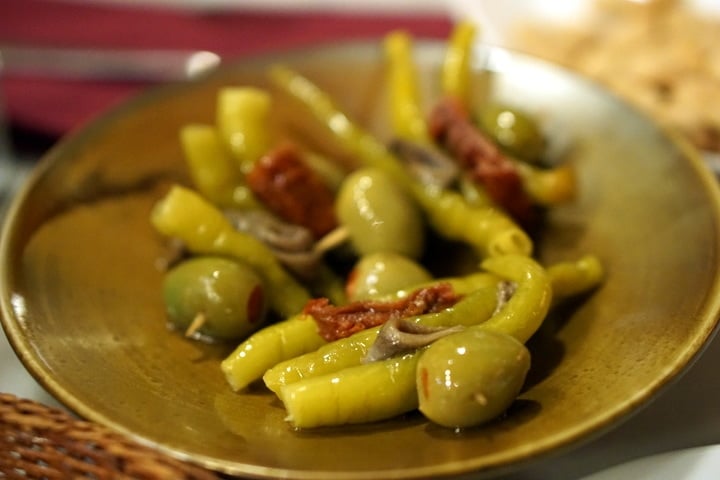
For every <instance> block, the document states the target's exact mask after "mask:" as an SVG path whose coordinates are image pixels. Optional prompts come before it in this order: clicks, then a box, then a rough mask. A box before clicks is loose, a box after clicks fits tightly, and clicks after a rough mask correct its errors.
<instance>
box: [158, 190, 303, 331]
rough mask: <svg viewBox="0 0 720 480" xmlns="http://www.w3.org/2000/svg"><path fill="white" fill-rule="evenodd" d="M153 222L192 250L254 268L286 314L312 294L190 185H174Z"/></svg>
mask: <svg viewBox="0 0 720 480" xmlns="http://www.w3.org/2000/svg"><path fill="white" fill-rule="evenodd" d="M151 222H152V224H153V226H154V227H155V229H156V230H157V231H158V232H160V233H161V234H163V235H165V236H168V237H176V238H179V239H180V240H182V242H183V243H184V245H185V246H186V247H187V248H188V249H189V250H190V251H191V252H192V253H195V254H206V255H225V256H229V257H233V258H237V259H239V260H242V261H243V262H245V263H246V264H248V265H249V266H250V267H252V268H254V269H255V270H256V271H257V272H258V274H259V275H260V276H261V277H262V278H263V279H264V281H265V284H266V286H267V290H268V298H269V302H270V307H271V308H272V309H273V310H275V311H276V312H277V313H279V314H280V315H281V316H283V317H289V316H291V315H294V314H296V313H298V312H300V310H301V309H302V308H303V307H304V306H305V303H306V302H307V301H308V299H309V298H310V296H309V294H308V292H307V290H306V289H305V287H303V286H302V285H300V284H299V283H298V282H297V280H295V279H294V278H293V277H292V275H290V274H289V273H288V272H287V271H286V270H285V269H284V268H283V267H282V265H280V263H279V262H278V261H277V260H276V258H275V255H273V253H272V251H271V250H270V249H269V248H268V247H267V246H265V245H264V244H263V243H262V242H261V241H259V240H257V239H256V238H254V237H252V236H250V235H248V234H245V233H242V232H239V231H237V230H235V229H234V228H233V227H232V225H231V224H230V223H229V222H228V221H227V219H226V218H225V216H224V215H223V214H222V212H220V210H218V209H217V208H216V207H215V206H213V205H212V204H211V203H209V202H208V201H206V200H205V199H204V198H202V197H201V196H200V195H199V194H198V193H196V192H194V191H192V190H190V189H188V188H185V187H182V186H179V185H175V186H173V187H172V188H171V189H170V191H169V192H168V193H167V195H165V197H164V198H162V199H161V200H160V201H159V202H157V204H156V205H155V207H154V208H153V211H152V214H151Z"/></svg>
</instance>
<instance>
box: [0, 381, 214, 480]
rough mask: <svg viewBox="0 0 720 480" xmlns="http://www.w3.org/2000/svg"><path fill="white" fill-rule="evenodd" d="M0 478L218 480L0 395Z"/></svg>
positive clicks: (52, 411)
mask: <svg viewBox="0 0 720 480" xmlns="http://www.w3.org/2000/svg"><path fill="white" fill-rule="evenodd" d="M0 478H2V479H11V480H15V479H23V480H27V479H47V480H55V479H58V480H60V479H62V480H65V479H74V478H93V479H98V480H105V479H138V480H155V479H178V480H182V479H197V480H205V479H208V480H209V479H218V478H220V477H218V476H217V475H215V474H214V473H212V472H209V471H207V470H204V469H202V468H199V467H197V466H194V465H191V464H188V463H184V462H181V461H179V460H176V459H174V458H171V457H168V456H167V455H164V454H162V453H160V452H158V451H156V450H153V449H152V448H149V447H146V446H144V445H140V444H138V443H136V442H134V441H132V440H130V439H128V438H127V437H125V436H123V435H120V434H118V433H116V432H113V431H111V430H109V429H107V428H105V427H103V426H101V425H98V424H95V423H91V422H88V421H84V420H79V419H76V418H74V417H73V416H71V415H70V414H68V413H66V412H64V411H62V410H59V409H56V408H52V407H48V406H45V405H42V404H40V403H38V402H35V401H32V400H28V399H23V398H18V397H16V396H14V395H10V394H5V393H0Z"/></svg>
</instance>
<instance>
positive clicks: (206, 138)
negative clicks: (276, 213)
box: [180, 124, 258, 208]
mask: <svg viewBox="0 0 720 480" xmlns="http://www.w3.org/2000/svg"><path fill="white" fill-rule="evenodd" d="M180 143H181V145H182V148H183V152H184V154H185V161H186V163H187V165H188V168H189V170H190V176H191V178H192V180H193V183H194V185H195V188H197V190H198V191H199V192H200V193H202V194H203V196H205V198H207V199H208V200H210V201H211V202H213V203H214V204H216V205H218V206H220V207H223V208H230V207H235V208H255V207H257V205H258V203H257V201H256V200H255V196H254V195H253V193H252V191H250V189H249V188H248V187H247V186H246V185H245V182H244V179H243V176H242V174H241V173H240V170H239V169H238V168H237V165H235V162H233V160H232V158H231V157H230V155H229V153H228V151H227V149H226V148H225V145H224V144H223V142H222V140H221V138H220V134H219V132H218V130H217V128H215V127H214V126H212V125H201V124H191V125H186V126H184V127H183V128H182V129H181V130H180Z"/></svg>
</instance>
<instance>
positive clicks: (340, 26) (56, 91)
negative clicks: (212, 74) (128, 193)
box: [0, 0, 451, 136]
mask: <svg viewBox="0 0 720 480" xmlns="http://www.w3.org/2000/svg"><path fill="white" fill-rule="evenodd" d="M396 28H403V29H406V30H408V31H409V32H411V33H413V34H414V35H416V36H418V37H425V38H445V37H446V36H447V34H448V33H449V31H450V28H451V22H450V20H449V18H447V17H446V16H444V15H442V14H438V15H432V14H425V15H413V14H408V15H402V14H399V13H392V14H390V13H387V14H374V15H370V14H364V13H363V14H349V13H344V14H343V13H338V12H326V13H325V12H320V11H312V12H286V13H283V12H278V11H272V12H259V11H243V10H239V9H233V10H229V11H223V12H213V13H210V12H198V11H189V10H172V9H167V8H164V9H162V8H149V7H145V8H143V7H140V6H137V4H133V6H118V5H114V4H110V3H92V2H89V3H86V2H73V1H68V2H65V1H61V0H5V1H0V44H1V43H17V44H30V45H41V46H55V47H57V46H68V47H97V48H113V47H115V48H169V49H202V50H211V51H214V52H216V53H218V54H220V55H221V56H222V57H223V59H224V60H225V61H228V60H234V59H238V58H242V57H243V56H247V55H251V54H258V53H263V52H270V51H279V50H283V49H288V48H294V47H298V46H311V45H317V44H322V43H328V42H335V41H339V40H357V39H372V38H377V39H379V38H381V36H382V35H384V34H385V33H387V32H388V31H390V30H392V29H396ZM144 87H145V85H142V84H138V83H131V82H126V83H123V82H89V81H75V80H59V79H45V78H30V77H27V76H22V77H20V76H15V77H13V76H10V75H5V76H4V77H3V79H2V89H3V93H4V96H5V103H6V110H7V111H6V115H7V116H8V118H9V119H10V121H11V122H14V123H16V124H17V125H20V126H22V127H23V128H29V129H33V130H38V131H41V132H43V133H47V134H51V135H58V136H59V135H62V134H64V133H66V132H67V131H69V130H71V129H73V128H76V127H77V126H78V125H80V124H82V123H84V122H85V121H87V120H88V119H90V118H91V117H93V116H95V115H97V114H98V113H100V112H102V111H103V110H105V109H107V108H109V107H110V106H112V105H115V104H116V103H118V102H120V101H122V100H124V99H126V98H128V97H129V96H130V95H133V94H135V93H138V92H139V91H140V90H141V89H142V88H144Z"/></svg>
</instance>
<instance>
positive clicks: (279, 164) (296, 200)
mask: <svg viewBox="0 0 720 480" xmlns="http://www.w3.org/2000/svg"><path fill="white" fill-rule="evenodd" d="M246 178H247V184H248V187H249V188H250V190H252V192H253V193H254V194H255V196H256V197H257V198H258V199H259V200H260V201H261V202H262V203H263V205H265V206H266V207H267V208H268V210H270V211H271V212H273V213H274V214H276V215H277V216H279V217H280V218H282V219H283V220H285V221H287V222H290V223H294V224H296V225H302V226H304V227H306V228H307V229H309V230H310V231H311V232H312V233H313V236H314V237H315V238H320V237H322V236H323V235H325V234H326V233H328V232H330V231H331V230H333V229H334V228H335V227H336V226H337V219H336V217H335V209H334V201H335V200H334V196H333V192H332V191H331V190H330V188H329V187H328V186H327V185H326V184H325V183H324V181H323V179H322V178H321V177H320V176H319V175H318V174H317V173H315V172H314V171H313V170H312V169H311V168H310V167H308V166H307V165H306V164H305V162H303V160H302V153H301V152H300V150H298V148H297V147H295V146H294V145H292V144H284V145H281V146H279V147H277V148H275V149H274V150H271V151H270V152H268V153H267V154H266V155H264V156H262V157H261V158H260V159H259V160H258V161H257V162H256V163H255V165H254V166H253V168H252V170H251V171H250V172H249V173H248V174H247V176H246Z"/></svg>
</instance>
